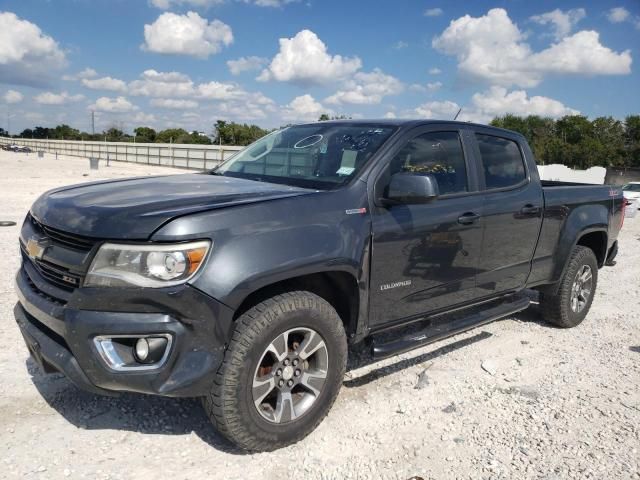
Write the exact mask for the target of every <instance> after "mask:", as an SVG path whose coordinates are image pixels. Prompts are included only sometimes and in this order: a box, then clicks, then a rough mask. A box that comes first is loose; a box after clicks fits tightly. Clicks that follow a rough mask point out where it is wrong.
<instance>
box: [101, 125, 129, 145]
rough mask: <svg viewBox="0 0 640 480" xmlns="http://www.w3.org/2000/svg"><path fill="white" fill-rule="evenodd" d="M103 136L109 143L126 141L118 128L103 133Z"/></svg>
mask: <svg viewBox="0 0 640 480" xmlns="http://www.w3.org/2000/svg"><path fill="white" fill-rule="evenodd" d="M103 136H104V137H106V139H107V141H108V142H122V141H125V135H124V132H123V131H122V130H120V129H119V128H116V127H111V128H109V129H108V130H107V131H106V132H104V133H103Z"/></svg>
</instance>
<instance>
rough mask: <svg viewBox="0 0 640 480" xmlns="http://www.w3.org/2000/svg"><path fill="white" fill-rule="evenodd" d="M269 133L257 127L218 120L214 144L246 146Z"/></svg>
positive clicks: (215, 127)
mask: <svg viewBox="0 0 640 480" xmlns="http://www.w3.org/2000/svg"><path fill="white" fill-rule="evenodd" d="M267 133H269V131H268V130H264V129H262V128H260V127H258V126H257V125H247V124H246V123H244V124H240V123H235V122H226V121H224V120H218V121H217V122H216V124H215V126H214V140H213V143H216V144H221V145H240V146H245V145H249V144H251V143H253V142H255V141H256V140H258V139H259V138H262V137H264V136H265V135H266V134H267Z"/></svg>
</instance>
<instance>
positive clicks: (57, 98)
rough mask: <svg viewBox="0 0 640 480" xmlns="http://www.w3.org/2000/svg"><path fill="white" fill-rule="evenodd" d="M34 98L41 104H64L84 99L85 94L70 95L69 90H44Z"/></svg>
mask: <svg viewBox="0 0 640 480" xmlns="http://www.w3.org/2000/svg"><path fill="white" fill-rule="evenodd" d="M33 99H34V100H35V101H36V103H39V104H41V105H64V104H66V103H70V102H79V101H81V100H83V99H84V95H80V94H78V95H70V94H69V93H67V92H61V93H53V92H43V93H40V94H39V95H36V96H35V97H33Z"/></svg>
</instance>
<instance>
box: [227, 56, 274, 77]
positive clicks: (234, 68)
mask: <svg viewBox="0 0 640 480" xmlns="http://www.w3.org/2000/svg"><path fill="white" fill-rule="evenodd" d="M268 61H269V59H267V58H264V57H255V56H253V57H240V58H238V59H236V60H229V61H227V67H229V71H230V72H231V74H232V75H240V74H241V73H242V72H250V71H253V70H260V69H261V68H262V67H264V66H265V64H266V63H267V62H268Z"/></svg>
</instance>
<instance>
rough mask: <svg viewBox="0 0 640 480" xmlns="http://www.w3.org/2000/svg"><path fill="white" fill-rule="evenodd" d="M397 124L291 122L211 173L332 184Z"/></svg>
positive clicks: (345, 177) (347, 175) (342, 180)
mask: <svg viewBox="0 0 640 480" xmlns="http://www.w3.org/2000/svg"><path fill="white" fill-rule="evenodd" d="M395 130H396V127H390V126H388V125H375V124H360V125H354V124H335V123H334V124H331V123H326V124H325V123H318V124H316V125H299V126H293V127H288V128H285V129H282V130H278V131H275V132H272V133H270V134H269V135H266V136H265V137H262V138H261V139H260V140H258V141H257V142H255V143H253V144H252V145H249V146H248V147H247V148H246V149H244V150H242V151H241V152H240V153H238V154H237V155H235V156H234V157H232V158H231V159H229V160H228V161H227V162H225V163H223V164H222V165H220V166H219V167H218V168H217V169H215V170H214V171H213V172H212V173H214V174H216V175H225V176H230V177H239V178H247V179H250V180H258V181H264V182H272V183H284V184H286V185H294V186H299V187H305V188H316V189H322V190H330V189H334V188H338V187H339V186H342V185H344V184H346V183H347V182H348V181H349V180H350V179H351V178H353V177H354V176H355V175H356V174H357V173H358V172H359V171H360V170H361V169H362V168H363V167H364V166H365V164H366V163H367V162H368V160H369V159H370V158H371V157H372V156H373V154H374V153H375V152H376V151H378V149H379V148H380V147H381V146H382V144H383V143H384V142H385V141H386V140H387V139H388V138H389V137H390V136H391V134H392V133H393V132H394V131H395Z"/></svg>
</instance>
